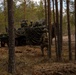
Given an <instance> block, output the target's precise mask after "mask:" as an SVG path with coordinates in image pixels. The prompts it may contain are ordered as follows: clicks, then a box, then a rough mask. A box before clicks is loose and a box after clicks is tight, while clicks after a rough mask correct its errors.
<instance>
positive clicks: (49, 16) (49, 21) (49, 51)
mask: <svg viewBox="0 0 76 75" xmlns="http://www.w3.org/2000/svg"><path fill="white" fill-rule="evenodd" d="M50 7H51V3H50V0H48V30H49V41H48V42H49V45H48V56H49V58H51V38H52V36H51V8H50Z"/></svg>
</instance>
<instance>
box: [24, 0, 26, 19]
mask: <svg viewBox="0 0 76 75" xmlns="http://www.w3.org/2000/svg"><path fill="white" fill-rule="evenodd" d="M25 19H26V0H24V20H25Z"/></svg>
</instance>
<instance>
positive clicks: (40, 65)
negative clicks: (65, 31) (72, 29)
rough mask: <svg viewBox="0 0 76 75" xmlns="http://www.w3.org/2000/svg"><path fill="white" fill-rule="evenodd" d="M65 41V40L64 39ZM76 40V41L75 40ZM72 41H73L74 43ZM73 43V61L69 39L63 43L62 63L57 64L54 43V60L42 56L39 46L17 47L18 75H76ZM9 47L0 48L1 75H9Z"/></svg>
mask: <svg viewBox="0 0 76 75" xmlns="http://www.w3.org/2000/svg"><path fill="white" fill-rule="evenodd" d="M64 39H65V38H64ZM73 40H74V39H73ZM73 40H72V41H73ZM74 44H75V43H74V42H72V45H71V46H72V55H73V60H72V61H69V56H68V54H69V52H68V51H69V50H68V43H67V39H66V41H64V42H63V50H62V61H60V62H56V53H55V46H54V42H53V45H52V58H51V59H49V58H48V56H47V50H46V49H45V56H44V57H42V56H41V50H40V47H39V46H21V47H15V55H16V64H15V65H16V75H76V62H75V61H74V57H75V46H74ZM7 70H8V47H4V48H0V75H7Z"/></svg>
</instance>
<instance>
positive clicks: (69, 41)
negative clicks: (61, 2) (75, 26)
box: [67, 0, 72, 60]
mask: <svg viewBox="0 0 76 75" xmlns="http://www.w3.org/2000/svg"><path fill="white" fill-rule="evenodd" d="M67 23H68V27H67V28H68V47H69V60H72V50H71V32H70V17H69V0H67Z"/></svg>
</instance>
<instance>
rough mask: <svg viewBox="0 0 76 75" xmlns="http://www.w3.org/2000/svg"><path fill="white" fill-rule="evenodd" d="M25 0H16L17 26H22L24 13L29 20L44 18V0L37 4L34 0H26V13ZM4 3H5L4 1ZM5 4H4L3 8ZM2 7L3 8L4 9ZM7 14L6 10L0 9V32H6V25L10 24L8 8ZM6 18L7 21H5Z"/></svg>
mask: <svg viewBox="0 0 76 75" xmlns="http://www.w3.org/2000/svg"><path fill="white" fill-rule="evenodd" d="M18 1H19V2H21V4H20V5H18V6H17V5H16V4H17V2H18ZM23 1H24V0H14V25H15V27H17V28H18V27H20V22H21V20H23V19H24V14H25V17H26V19H27V20H28V23H29V21H33V22H35V21H37V20H40V19H42V18H44V7H43V3H42V1H40V4H39V5H38V4H36V3H34V2H33V1H30V0H26V7H25V11H26V12H25V13H24V2H23ZM2 4H3V3H2ZM3 6H4V4H3V5H2V8H3ZM2 8H1V9H2ZM5 11H6V15H4V10H0V32H1V33H4V32H5V25H8V18H7V8H6V10H5ZM5 18H6V21H5Z"/></svg>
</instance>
